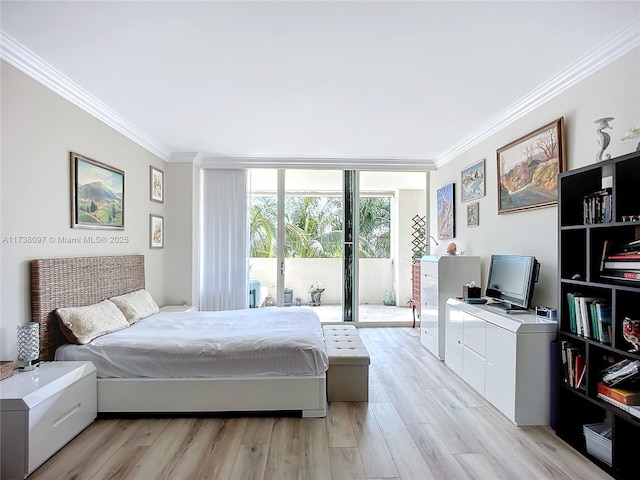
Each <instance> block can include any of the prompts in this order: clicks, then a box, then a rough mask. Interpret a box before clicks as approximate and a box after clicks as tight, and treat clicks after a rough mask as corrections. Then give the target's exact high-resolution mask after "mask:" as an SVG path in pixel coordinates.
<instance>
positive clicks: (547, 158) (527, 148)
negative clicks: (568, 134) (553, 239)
mask: <svg viewBox="0 0 640 480" xmlns="http://www.w3.org/2000/svg"><path fill="white" fill-rule="evenodd" d="M564 145H565V142H564V117H560V118H559V119H557V120H555V121H553V122H551V123H549V124H547V125H545V126H543V127H540V128H539V129H537V130H535V131H533V132H531V133H529V134H527V135H525V136H524V137H521V138H519V139H517V140H515V141H513V142H511V143H509V144H508V145H505V146H504V147H501V148H499V149H498V150H497V162H498V169H497V171H498V214H502V213H511V212H517V211H519V210H524V209H529V208H540V207H549V206H552V205H555V204H557V203H558V175H559V174H560V173H562V172H563V171H564V170H565V169H566V155H565V147H564Z"/></svg>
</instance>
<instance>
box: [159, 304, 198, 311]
mask: <svg viewBox="0 0 640 480" xmlns="http://www.w3.org/2000/svg"><path fill="white" fill-rule="evenodd" d="M160 311H161V312H197V311H198V309H197V308H196V307H194V306H192V305H165V306H164V307H160Z"/></svg>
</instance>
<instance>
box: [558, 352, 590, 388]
mask: <svg viewBox="0 0 640 480" xmlns="http://www.w3.org/2000/svg"><path fill="white" fill-rule="evenodd" d="M560 350H561V352H560V354H561V356H562V368H563V369H564V383H565V384H566V385H568V386H570V387H572V388H575V389H577V390H585V388H586V387H585V384H586V375H585V374H586V372H587V364H586V362H585V357H584V351H583V350H582V349H580V348H578V347H576V346H575V345H574V344H572V343H570V342H568V341H566V340H562V341H561V342H560Z"/></svg>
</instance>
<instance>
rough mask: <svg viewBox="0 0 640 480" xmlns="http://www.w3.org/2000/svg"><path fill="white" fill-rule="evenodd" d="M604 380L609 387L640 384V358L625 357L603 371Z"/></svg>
mask: <svg viewBox="0 0 640 480" xmlns="http://www.w3.org/2000/svg"><path fill="white" fill-rule="evenodd" d="M602 382H603V383H604V384H606V385H607V386H609V387H613V386H618V388H621V387H627V388H628V387H629V385H638V384H640V360H629V359H627V358H625V359H624V360H621V361H619V362H617V363H614V364H613V365H611V366H609V367H607V368H605V369H604V370H603V371H602Z"/></svg>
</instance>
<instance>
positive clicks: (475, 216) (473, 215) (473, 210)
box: [467, 202, 480, 227]
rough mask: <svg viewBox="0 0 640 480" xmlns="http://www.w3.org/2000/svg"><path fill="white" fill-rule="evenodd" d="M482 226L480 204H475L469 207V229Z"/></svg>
mask: <svg viewBox="0 0 640 480" xmlns="http://www.w3.org/2000/svg"><path fill="white" fill-rule="evenodd" d="M478 225H480V204H479V203H478V202H473V203H470V204H469V205H467V227H477V226H478Z"/></svg>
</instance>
